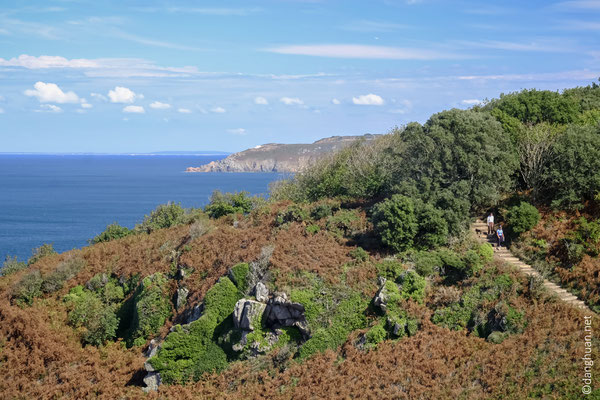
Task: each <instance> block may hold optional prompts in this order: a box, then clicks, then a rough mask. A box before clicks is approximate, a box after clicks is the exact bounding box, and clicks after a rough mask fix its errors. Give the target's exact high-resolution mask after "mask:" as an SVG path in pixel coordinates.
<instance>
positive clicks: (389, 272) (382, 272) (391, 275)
mask: <svg viewBox="0 0 600 400" xmlns="http://www.w3.org/2000/svg"><path fill="white" fill-rule="evenodd" d="M375 268H376V269H377V275H378V276H383V277H384V278H386V279H389V280H392V281H395V280H396V278H398V277H399V276H400V274H401V273H402V272H404V270H405V269H406V268H404V266H403V265H402V263H400V262H398V261H396V260H383V261H381V262H379V263H377V264H376V265H375Z"/></svg>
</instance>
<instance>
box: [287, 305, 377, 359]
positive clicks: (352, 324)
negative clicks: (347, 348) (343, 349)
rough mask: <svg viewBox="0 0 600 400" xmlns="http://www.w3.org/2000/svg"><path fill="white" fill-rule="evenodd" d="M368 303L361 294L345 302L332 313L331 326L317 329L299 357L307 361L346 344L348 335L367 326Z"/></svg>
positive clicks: (304, 345) (302, 348) (301, 349)
mask: <svg viewBox="0 0 600 400" xmlns="http://www.w3.org/2000/svg"><path fill="white" fill-rule="evenodd" d="M366 307H367V302H366V301H365V300H363V299H362V298H361V297H360V295H359V294H352V295H351V296H350V297H349V298H348V299H346V300H343V301H342V302H341V303H340V304H339V305H338V306H337V307H336V308H335V310H332V311H330V313H331V317H330V319H329V320H330V322H331V323H330V325H329V326H328V327H326V328H325V327H323V328H319V329H317V330H316V331H315V332H314V333H313V336H312V337H311V338H310V339H308V340H307V341H306V342H305V343H304V344H303V345H302V347H301V348H300V351H299V353H298V357H299V358H300V359H305V358H307V357H309V356H311V355H312V354H314V353H317V352H322V351H325V350H327V349H336V348H337V347H339V346H341V345H342V344H344V342H345V341H346V338H347V337H348V334H349V333H350V332H352V331H353V330H355V329H360V328H364V327H365V325H366V324H367V320H366V317H365V315H364V310H365V308H366Z"/></svg>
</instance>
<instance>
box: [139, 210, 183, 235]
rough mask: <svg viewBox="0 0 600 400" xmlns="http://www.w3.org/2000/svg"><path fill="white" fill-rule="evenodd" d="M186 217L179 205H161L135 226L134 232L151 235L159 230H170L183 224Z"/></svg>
mask: <svg viewBox="0 0 600 400" xmlns="http://www.w3.org/2000/svg"><path fill="white" fill-rule="evenodd" d="M184 216H185V210H184V209H183V208H182V207H181V205H180V204H179V203H167V204H161V205H159V206H158V207H156V209H154V210H153V211H151V212H150V215H146V216H145V217H144V220H143V221H142V222H141V223H140V224H137V225H136V226H135V228H134V232H146V233H150V232H153V231H155V230H157V229H162V228H170V227H172V226H175V225H179V224H181V223H183V220H184Z"/></svg>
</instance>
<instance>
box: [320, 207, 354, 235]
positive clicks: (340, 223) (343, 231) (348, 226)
mask: <svg viewBox="0 0 600 400" xmlns="http://www.w3.org/2000/svg"><path fill="white" fill-rule="evenodd" d="M359 225H360V216H359V215H358V213H357V212H356V210H339V211H337V212H336V213H335V214H334V215H332V216H331V217H329V218H327V224H326V226H327V230H329V231H330V232H333V233H334V234H336V235H344V236H349V235H350V234H352V232H353V231H355V230H357V229H358V228H359Z"/></svg>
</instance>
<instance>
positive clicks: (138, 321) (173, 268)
mask: <svg viewBox="0 0 600 400" xmlns="http://www.w3.org/2000/svg"><path fill="white" fill-rule="evenodd" d="M599 110H600V87H598V86H597V85H595V84H593V85H591V86H588V87H585V88H575V89H569V90H565V91H564V92H561V93H558V92H547V91H535V90H524V91H522V92H519V93H512V94H508V95H502V96H501V97H500V98H499V99H496V100H492V101H489V102H487V103H486V104H485V105H483V106H480V107H474V108H473V109H469V110H456V109H454V110H449V111H444V112H441V113H438V114H435V115H433V116H432V117H431V118H430V119H429V120H428V121H427V122H426V123H425V124H423V125H420V124H417V123H411V124H408V125H406V126H403V127H398V128H394V129H393V130H392V131H391V132H390V134H388V135H383V136H381V137H379V138H377V139H374V140H371V141H369V142H362V143H356V144H354V145H352V146H349V147H346V148H344V149H343V150H341V151H340V152H338V153H335V154H332V155H330V156H328V157H327V158H325V159H322V160H321V161H319V162H318V163H317V164H316V165H314V166H313V167H312V168H309V169H307V170H305V171H304V172H302V173H299V174H297V175H295V176H294V177H293V178H292V179H290V180H288V181H282V182H278V183H277V184H275V185H274V186H273V188H272V193H271V198H270V199H269V200H266V199H263V198H259V197H252V196H250V195H248V194H247V193H244V192H239V193H225V194H223V193H220V192H215V194H214V195H213V196H212V198H211V201H210V203H209V204H208V205H207V206H206V207H205V208H204V209H203V210H202V209H187V210H186V209H184V208H182V207H181V206H180V205H179V204H173V203H170V204H166V205H161V206H159V207H157V208H156V209H155V210H154V211H152V212H151V213H150V214H149V215H148V216H146V217H145V218H144V220H143V221H142V222H140V223H139V224H138V225H136V226H135V227H134V228H133V229H128V228H125V227H121V226H119V225H118V224H116V223H115V224H112V225H109V226H108V227H107V229H106V231H105V232H103V233H101V234H99V235H98V236H96V237H95V238H94V239H92V240H91V241H90V244H91V245H90V246H88V247H85V248H83V249H81V250H73V251H71V252H67V253H65V254H56V253H55V252H54V251H53V250H52V247H51V246H47V245H45V246H42V247H40V248H39V249H36V250H35V251H34V254H33V256H32V258H31V259H30V260H29V261H28V262H27V263H22V262H19V261H18V260H16V259H14V258H7V260H6V261H5V264H4V269H3V271H2V278H1V279H0V293H2V294H3V296H2V297H1V298H0V321H1V322H2V323H1V324H0V330H1V331H2V335H1V337H2V338H3V339H2V340H1V341H0V371H1V372H2V373H3V376H4V377H5V379H3V380H2V383H0V390H1V391H2V393H6V395H7V397H10V398H12V397H14V398H23V397H26V398H64V397H72V398H85V397H100V398H144V397H145V396H147V395H145V394H144V393H143V392H142V391H141V387H143V386H144V385H145V384H149V382H150V383H153V384H157V383H161V385H160V386H159V387H158V390H159V393H158V397H160V398H194V397H197V398H231V399H238V398H281V399H284V398H285V399H287V398H352V397H369V396H370V397H373V398H375V397H381V398H432V399H433V398H436V399H438V398H474V399H487V398H497V399H500V398H579V395H580V386H579V385H578V384H576V383H573V382H577V381H578V380H579V376H578V373H579V371H577V370H576V368H575V367H574V361H573V360H578V359H581V357H582V356H583V353H584V349H583V346H582V345H581V332H582V327H583V315H584V314H582V312H581V311H579V310H576V309H574V308H572V307H571V306H569V305H567V304H564V303H562V302H560V301H557V300H556V298H553V296H551V295H550V293H548V292H547V291H546V290H545V289H544V287H543V286H542V285H541V284H540V282H539V280H536V279H533V278H527V277H525V276H524V275H522V274H520V273H518V272H517V271H515V270H513V269H511V268H510V267H507V266H506V265H504V264H502V263H501V262H499V261H498V260H496V259H494V249H493V248H492V246H490V245H489V244H487V243H485V244H481V243H480V242H478V241H476V240H474V239H473V237H471V236H470V235H469V234H467V232H466V228H467V227H468V225H469V224H470V223H471V222H472V220H473V219H474V218H476V217H481V216H482V215H483V214H484V213H486V212H488V211H494V213H495V215H496V218H497V221H498V222H502V223H504V224H505V225H506V231H507V233H508V234H509V243H508V244H509V245H510V246H511V249H513V250H514V251H515V252H516V253H517V254H518V255H519V256H521V257H524V258H526V259H527V260H528V261H530V263H531V264H532V265H533V266H534V268H536V269H538V270H539V271H540V272H543V274H544V275H545V276H548V277H550V278H552V279H554V280H556V281H557V282H560V283H561V284H563V285H565V286H567V287H568V288H569V290H572V291H573V292H575V293H577V294H578V295H580V296H581V297H582V298H583V299H585V300H586V302H587V303H588V305H590V306H591V307H592V308H593V309H595V310H596V311H598V310H600V292H599V289H598V288H599V287H600V281H599V278H598V271H600V263H599V262H598V254H599V253H600V222H599V220H598V218H599V216H600V214H599V210H600V195H599V191H600V181H598V179H600V178H599V176H600V175H598V171H600V168H597V167H598V166H599V165H597V163H598V162H599V161H598V160H599V159H600V157H597V155H600V154H596V153H597V152H600V142H599V141H598V138H600V127H599V125H598V122H599V121H600V111H599ZM594 318H596V317H595V316H594ZM594 324H597V319H594ZM593 347H594V351H595V353H597V352H598V350H600V348H599V347H598V344H597V343H596V342H594V343H593ZM593 372H594V374H598V373H600V369H599V367H598V364H596V365H594V366H593ZM159 377H160V378H159ZM594 389H595V392H594V395H598V394H599V393H600V392H598V390H599V389H598V388H597V387H594ZM148 397H150V398H153V395H152V394H150V395H148Z"/></svg>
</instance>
